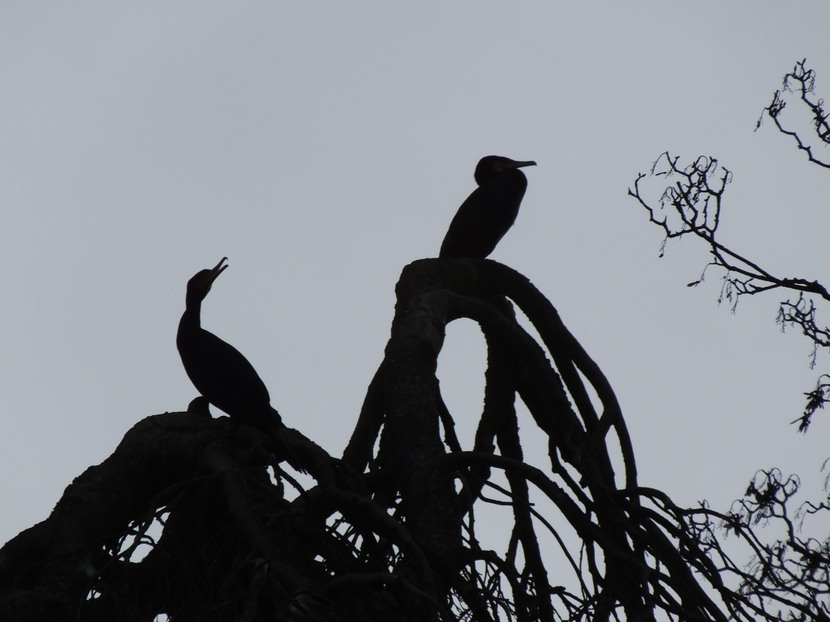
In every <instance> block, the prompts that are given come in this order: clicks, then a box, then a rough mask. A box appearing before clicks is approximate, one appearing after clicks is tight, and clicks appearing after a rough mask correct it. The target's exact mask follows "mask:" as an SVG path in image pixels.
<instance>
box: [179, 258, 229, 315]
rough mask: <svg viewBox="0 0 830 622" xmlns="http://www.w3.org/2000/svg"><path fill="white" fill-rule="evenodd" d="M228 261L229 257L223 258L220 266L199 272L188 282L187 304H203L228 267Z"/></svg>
mask: <svg viewBox="0 0 830 622" xmlns="http://www.w3.org/2000/svg"><path fill="white" fill-rule="evenodd" d="M226 261H228V258H227V257H222V259H221V260H220V261H219V263H218V264H216V265H215V266H213V267H212V268H208V269H205V270H199V271H198V272H197V273H196V274H194V275H193V276H192V277H191V279H190V280H189V281H188V282H187V303H188V304H190V303H191V302H201V301H202V300H204V299H205V296H207V295H208V292H209V291H210V287H211V285H213V282H214V281H215V280H216V278H217V277H218V276H219V275H220V274H222V271H223V270H224V269H225V268H227V267H228V264H227V263H225V262H226Z"/></svg>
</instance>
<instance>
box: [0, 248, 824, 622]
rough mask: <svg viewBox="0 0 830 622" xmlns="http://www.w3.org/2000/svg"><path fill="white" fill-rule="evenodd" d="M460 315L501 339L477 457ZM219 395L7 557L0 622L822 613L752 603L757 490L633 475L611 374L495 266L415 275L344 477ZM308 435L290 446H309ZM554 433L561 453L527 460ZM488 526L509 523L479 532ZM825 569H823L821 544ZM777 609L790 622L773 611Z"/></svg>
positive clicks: (87, 475) (553, 450)
mask: <svg viewBox="0 0 830 622" xmlns="http://www.w3.org/2000/svg"><path fill="white" fill-rule="evenodd" d="M515 307H518V308H519V309H520V310H521V312H522V314H523V315H524V316H525V317H526V319H527V322H529V324H530V325H531V326H532V327H533V329H534V331H535V334H537V335H538V337H534V336H532V335H531V333H530V332H528V329H526V328H525V327H524V326H523V324H524V323H525V322H524V321H519V320H518V319H517V317H516V313H515ZM462 318H467V319H470V320H473V321H475V322H477V323H478V325H479V326H480V327H481V330H482V333H483V336H484V339H485V341H486V343H487V349H488V356H487V370H486V374H485V375H486V378H485V379H486V388H485V393H484V396H483V407H482V412H481V415H480V418H479V420H478V423H477V431H476V435H475V440H474V442H473V445H472V447H466V448H465V447H463V446H462V444H461V442H460V441H459V439H458V438H457V437H456V434H455V432H454V418H453V415H452V414H451V413H450V412H449V411H448V409H447V407H446V406H445V404H444V402H443V400H442V398H441V393H440V388H439V383H438V380H437V377H436V375H435V372H436V367H437V361H438V356H439V353H440V351H441V347H442V345H443V341H444V335H445V328H446V326H447V324H448V323H450V322H452V321H455V320H459V319H462ZM517 398H518V399H517ZM519 401H520V402H521V403H523V404H524V406H523V407H521V408H520V407H519ZM204 406H205V405H204V404H203V403H202V402H201V401H200V400H198V399H197V400H195V401H194V404H192V407H191V408H190V409H189V412H175V413H166V414H162V415H154V416H151V417H148V418H146V419H144V420H143V421H141V422H139V423H138V424H136V425H135V426H134V427H133V428H132V429H131V430H130V431H129V432H128V433H127V434H126V435H125V437H124V440H123V441H122V442H121V444H120V445H119V446H118V447H117V448H116V449H115V451H114V452H113V454H112V455H111V456H110V457H109V458H108V459H107V460H105V461H104V462H103V463H101V464H100V465H97V466H93V467H90V468H89V469H88V470H87V471H86V472H84V473H83V474H82V475H80V476H79V477H78V478H77V479H76V480H75V481H74V482H73V483H72V484H71V485H70V486H69V487H68V488H67V490H66V492H65V493H64V495H63V497H62V498H61V500H60V501H59V502H58V504H57V506H56V507H55V509H54V511H53V512H52V514H51V516H50V517H49V518H47V519H46V520H45V521H43V522H41V523H39V524H37V525H35V526H33V527H31V528H30V529H27V530H26V531H24V532H22V533H21V534H20V535H18V536H17V537H15V538H14V539H12V540H11V541H9V542H8V543H7V544H6V545H5V546H4V547H3V548H2V549H0V618H1V619H3V620H28V621H36V620H50V621H60V620H90V621H97V620H112V619H118V620H128V621H132V620H135V621H152V620H156V619H170V620H174V621H177V622H178V621H191V620H193V621H195V620H205V619H210V620H219V621H224V620H234V621H237V620H240V621H249V620H342V621H348V620H392V621H394V620H419V621H421V620H425V621H426V620H441V621H450V620H477V621H487V620H493V621H495V620H518V621H531V620H533V621H536V620H573V621H578V620H579V621H583V620H584V621H587V620H611V619H614V620H619V619H627V620H678V621H680V620H682V621H694V620H722V621H726V620H754V619H763V620H783V619H798V620H818V619H826V618H821V617H820V616H821V615H826V613H827V608H826V602H825V603H824V604H820V603H819V598H818V596H817V594H819V593H820V592H819V589H818V587H812V586H807V587H804V586H802V587H799V589H798V590H794V589H793V590H789V591H787V590H786V589H782V588H780V587H779V586H777V584H776V586H775V587H769V588H768V587H766V586H764V585H760V584H757V585H756V584H752V585H753V587H752V589H751V590H747V589H746V588H745V587H742V585H743V586H746V585H749V584H750V578H751V577H752V576H754V575H751V574H750V573H748V572H746V571H743V570H741V569H740V568H739V566H738V565H737V564H735V563H733V562H732V561H731V558H729V557H728V556H726V554H725V552H724V549H723V547H722V545H721V542H720V540H719V539H718V533H719V531H718V530H719V529H720V530H721V532H722V529H723V527H724V526H725V527H728V528H729V529H730V530H731V532H733V533H734V534H735V535H736V536H737V540H738V541H740V542H743V543H745V544H746V545H748V546H756V547H757V546H758V545H757V544H756V543H757V542H758V540H757V538H756V536H755V535H754V532H753V522H754V521H755V517H756V516H757V510H756V509H753V508H754V507H755V506H753V505H752V503H753V502H752V499H759V498H760V497H762V496H764V495H765V494H766V493H764V492H763V490H762V487H759V488H758V491H757V492H753V493H752V495H750V501H748V502H747V505H745V506H743V508H742V509H741V510H740V511H735V512H732V513H728V514H718V513H716V512H713V511H711V510H709V509H708V508H706V507H699V508H695V509H683V508H679V507H678V506H676V505H675V504H674V503H672V502H671V500H670V499H669V497H668V496H667V495H666V494H664V493H662V492H660V491H657V490H653V489H649V488H645V487H641V486H640V485H639V484H638V482H637V472H636V466H635V458H634V451H633V449H632V444H631V440H630V439H629V436H628V432H627V430H626V426H625V421H624V419H623V415H622V412H621V409H620V406H619V404H618V402H617V399H616V397H615V396H614V393H613V391H612V389H611V387H610V385H609V383H608V381H607V380H606V378H605V376H604V375H603V374H602V372H601V371H600V369H599V367H598V366H597V364H596V363H595V362H594V361H593V360H592V359H591V358H590V357H589V356H588V354H587V353H586V352H585V350H584V349H583V348H582V346H581V345H580V344H579V342H578V341H577V340H576V339H575V338H574V336H573V335H572V334H571V333H570V332H569V331H568V329H567V328H566V327H565V326H564V324H563V323H562V321H561V319H560V318H559V315H558V313H557V312H556V309H555V308H554V307H553V305H552V304H551V303H550V302H549V301H548V300H547V299H546V298H545V297H544V296H543V295H542V294H541V293H540V292H539V291H538V290H537V289H536V288H535V287H533V285H532V284H531V283H530V281H528V280H527V279H526V278H525V277H523V276H522V275H520V274H518V273H516V272H515V271H513V270H511V269H510V268H507V267H505V266H503V265H501V264H498V263H495V262H493V261H489V260H471V259H456V260H446V259H438V260H434V259H433V260H420V261H417V262H414V263H413V264H411V265H409V266H407V267H406V268H405V269H404V271H403V273H402V275H401V279H400V281H399V283H398V286H397V305H396V314H395V318H394V321H393V324H392V332H391V337H390V339H389V343H388V345H387V347H386V353H385V357H384V359H383V361H382V363H381V365H380V367H379V368H378V371H377V373H376V374H375V377H374V378H373V379H372V381H371V383H370V385H369V388H368V391H367V394H366V399H365V402H364V404H363V407H362V410H361V412H360V414H359V416H358V418H357V421H356V425H355V429H354V433H353V435H352V437H351V439H350V441H349V443H348V445H347V447H346V448H345V450H344V452H343V456H342V458H341V459H339V460H336V461H334V464H335V465H336V466H335V477H334V478H333V480H332V479H329V478H325V479H323V478H321V481H320V482H316V481H313V480H311V481H310V482H308V483H307V484H306V485H305V486H302V485H301V484H300V481H306V480H309V479H310V478H308V477H307V476H303V477H300V476H296V477H295V475H296V474H295V475H292V474H291V473H290V472H289V471H287V470H285V469H283V466H282V465H281V464H279V463H278V461H277V460H276V459H275V457H274V454H273V452H272V451H271V450H270V446H269V442H270V441H269V437H268V436H267V435H263V434H262V433H260V432H259V431H257V430H255V429H252V428H247V427H245V426H241V427H239V429H237V430H235V431H234V430H231V429H229V426H228V419H227V418H226V417H221V418H218V419H213V418H211V417H210V416H209V414H208V413H207V409H206V408H205V407H204ZM523 419H525V421H524V422H523V426H522V429H523V430H524V433H520V427H519V421H520V420H523ZM528 424H529V425H528ZM291 433H292V434H294V435H296V436H295V438H294V439H293V442H292V446H294V447H297V446H301V445H302V443H304V442H308V443H310V441H308V440H307V439H305V438H304V437H303V436H302V435H301V434H300V433H299V432H296V431H295V432H291ZM540 436H541V437H542V438H543V439H544V441H545V443H544V444H545V445H546V446H547V452H546V455H545V456H544V459H543V460H542V461H541V462H540V463H537V464H532V460H531V459H530V458H528V455H527V450H526V446H527V444H528V442H529V441H531V440H533V439H538V438H539V437H540ZM613 456H619V458H616V459H615V458H613ZM300 466H302V465H300ZM309 470H311V469H309ZM298 480H299V481H298ZM767 488H769V486H767ZM753 495H754V496H753ZM770 499H771V500H768V501H767V502H766V505H765V507H767V508H768V507H773V505H774V504H775V503H776V500H777V497H776V496H775V495H772V496H771V497H770ZM756 505H757V504H756ZM494 513H495V514H497V515H498V516H499V517H500V524H501V529H499V530H497V531H496V533H494V532H493V530H492V529H490V530H488V529H483V528H480V527H479V525H480V524H481V523H482V520H483V519H485V518H486V517H487V516H488V515H490V514H494ZM557 549H558V551H557ZM810 564H811V565H810V568H813V567H820V568H822V569H823V570H822V571H823V572H825V573H826V568H827V560H826V557H821V554H820V555H819V558H818V561H817V562H810ZM730 573H731V574H730ZM768 575H769V573H768V572H766V573H764V576H765V577H768ZM825 576H826V575H825ZM741 582H743V583H741ZM776 590H778V591H781V592H783V593H782V594H780V595H779V594H778V592H776ZM772 597H775V598H776V599H777V600H776V604H777V605H778V606H779V607H780V609H781V610H782V611H784V610H786V611H788V612H791V615H790V617H789V618H787V617H783V614H781V615H779V614H770V613H767V612H766V610H765V604H764V603H765V602H767V601H768V600H769V598H772ZM159 616H161V617H159Z"/></svg>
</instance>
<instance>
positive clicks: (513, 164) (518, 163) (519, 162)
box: [499, 160, 536, 171]
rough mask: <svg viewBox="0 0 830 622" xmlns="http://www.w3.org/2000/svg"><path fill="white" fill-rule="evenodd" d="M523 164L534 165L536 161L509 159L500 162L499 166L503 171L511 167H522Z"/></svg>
mask: <svg viewBox="0 0 830 622" xmlns="http://www.w3.org/2000/svg"><path fill="white" fill-rule="evenodd" d="M523 166H536V162H534V161H533V160H510V161H509V162H505V163H504V164H502V165H501V166H500V167H499V168H500V169H501V170H503V171H505V170H507V169H511V168H522V167H523Z"/></svg>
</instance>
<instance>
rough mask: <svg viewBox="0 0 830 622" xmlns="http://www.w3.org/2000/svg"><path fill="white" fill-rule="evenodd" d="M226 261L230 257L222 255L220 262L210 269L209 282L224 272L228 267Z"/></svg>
mask: <svg viewBox="0 0 830 622" xmlns="http://www.w3.org/2000/svg"><path fill="white" fill-rule="evenodd" d="M226 261H228V258H227V257H222V259H220V260H219V263H218V264H216V265H215V266H213V268H211V269H210V275H209V277H210V278H209V282H210V283H211V284H212V283H213V282H214V281H215V280H216V277H218V276H219V275H220V274H222V271H223V270H224V269H225V268H227V267H228V264H227V263H225V262H226Z"/></svg>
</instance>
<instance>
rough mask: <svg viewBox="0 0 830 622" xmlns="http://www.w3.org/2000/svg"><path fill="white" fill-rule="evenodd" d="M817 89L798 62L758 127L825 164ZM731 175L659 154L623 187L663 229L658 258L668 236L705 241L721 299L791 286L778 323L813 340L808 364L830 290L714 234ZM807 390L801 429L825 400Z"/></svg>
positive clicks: (825, 341) (829, 133) (823, 118)
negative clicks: (789, 118)
mask: <svg viewBox="0 0 830 622" xmlns="http://www.w3.org/2000/svg"><path fill="white" fill-rule="evenodd" d="M814 87H815V71H813V70H812V69H809V68H807V67H806V60H802V61H800V62H798V63H796V65H795V67H794V68H793V70H792V71H791V72H789V73H787V74H786V75H785V76H784V81H783V86H782V88H781V89H779V90H777V91H775V93H774V94H773V99H772V102H771V103H770V105H769V106H767V107H766V108H764V113H763V114H762V116H761V118H760V119H759V120H758V123H757V126H756V129H757V127H760V125H761V121H762V120H763V118H764V116H768V117H769V118H771V119H772V120H773V122H774V123H775V126H776V128H777V129H778V130H779V131H780V132H781V133H783V134H785V135H787V136H791V137H792V138H793V139H794V140H795V142H796V145H797V146H798V148H799V149H801V150H803V151H804V152H805V153H806V154H807V157H808V159H809V161H810V162H813V163H814V164H817V165H819V166H821V167H824V168H830V161H828V160H827V158H824V159H823V158H821V157H820V156H819V155H817V153H818V151H819V150H820V149H826V148H827V147H828V146H830V126H828V121H827V114H826V113H825V112H824V101H823V100H822V99H816V98H815V97H814V96H813V93H814ZM786 93H796V94H797V95H798V97H799V99H798V101H799V102H800V103H801V104H802V106H803V109H804V110H806V111H807V113H808V114H809V116H810V118H811V123H812V125H813V129H814V131H815V136H814V137H813V143H812V144H811V142H810V140H808V139H807V138H805V137H804V136H803V133H799V132H798V131H794V130H790V129H787V127H785V125H784V123H783V111H784V109H785V108H786V106H787V101H786ZM731 180H732V173H731V171H729V170H728V169H726V168H724V167H722V166H720V165H719V164H718V161H717V159H715V158H712V157H708V156H699V157H698V158H697V159H696V160H694V161H693V162H691V163H690V164H687V165H683V164H680V163H679V158H678V157H675V156H672V155H670V154H669V152H664V153H662V154H661V155H660V156H659V157H658V158H657V160H656V161H655V163H654V164H653V165H652V167H651V170H650V171H649V172H648V173H640V174H639V175H637V178H636V179H635V181H634V187H633V188H630V189H629V190H628V194H629V196H632V197H634V198H635V199H636V200H637V201H638V202H639V204H640V206H641V207H643V208H644V209H645V210H646V212H647V213H648V215H649V220H650V221H651V222H652V223H654V224H656V225H657V226H659V227H660V228H661V229H662V230H663V232H664V234H665V239H664V241H663V249H661V256H662V253H663V250H664V248H665V245H666V243H667V242H668V240H669V239H672V238H680V237H683V236H691V237H696V238H698V239H700V240H702V241H703V243H704V244H705V245H706V247H707V248H708V250H709V254H710V255H711V257H712V261H711V262H710V263H709V264H707V266H706V268H704V271H703V274H705V273H706V270H708V269H709V268H710V267H714V268H716V269H720V270H722V271H723V285H722V287H721V295H720V297H719V299H718V302H723V301H728V302H729V303H730V304H731V305H732V308H733V309H734V308H735V306H736V305H737V303H738V300H739V298H740V297H741V296H744V295H755V294H760V293H762V292H767V291H770V290H776V289H784V290H789V291H791V292H796V293H797V294H798V296H797V298H796V299H794V300H793V299H786V300H784V301H782V302H780V303H779V310H778V317H777V322H778V323H779V324H780V325H781V327H782V329H783V328H787V327H796V328H798V329H799V330H801V332H802V333H803V334H804V335H805V336H806V337H807V338H808V339H809V340H810V342H811V343H812V346H813V351H812V357H811V363H812V365H815V362H816V354H817V352H818V350H819V349H820V348H821V349H825V348H829V347H830V328H828V327H826V326H825V327H822V326H820V325H819V324H818V323H817V320H816V307H815V301H816V300H824V301H830V292H828V290H827V288H826V287H825V286H824V285H823V284H821V283H819V282H818V281H816V280H808V279H803V278H793V277H785V276H781V275H777V274H775V273H774V272H773V271H772V270H768V269H767V268H765V267H763V266H762V264H761V262H760V261H757V260H755V259H750V258H749V257H747V256H746V255H744V254H742V253H739V252H737V251H736V250H734V249H733V248H732V247H731V246H728V245H726V244H724V243H723V242H722V241H721V240H719V239H718V226H719V225H720V221H721V216H722V208H723V196H724V193H725V191H726V187H727V185H728V184H729V182H730V181H731ZM647 181H648V182H651V181H656V182H658V188H662V189H661V190H658V191H657V192H655V193H651V192H650V191H649V190H648V189H647V188H646V187H645V185H646V182H647ZM655 195H656V198H654V197H655ZM702 279H703V277H702V276H701V278H700V279H698V280H696V281H693V282H691V283H689V286H690V287H691V286H695V285H698V284H699V283H700V282H701V281H702ZM807 396H808V403H807V406H806V407H805V410H804V413H803V414H802V416H801V417H800V418H799V419H798V422H799V429H800V430H801V431H805V430H806V429H807V427H808V426H809V424H810V421H811V418H812V415H813V414H814V413H815V411H816V409H817V408H819V407H822V406H823V404H824V402H825V401H826V400H825V399H824V398H825V396H826V394H825V391H824V389H823V387H822V381H821V380H819V383H818V386H817V388H816V389H815V390H813V391H811V392H810V393H808V394H807Z"/></svg>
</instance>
